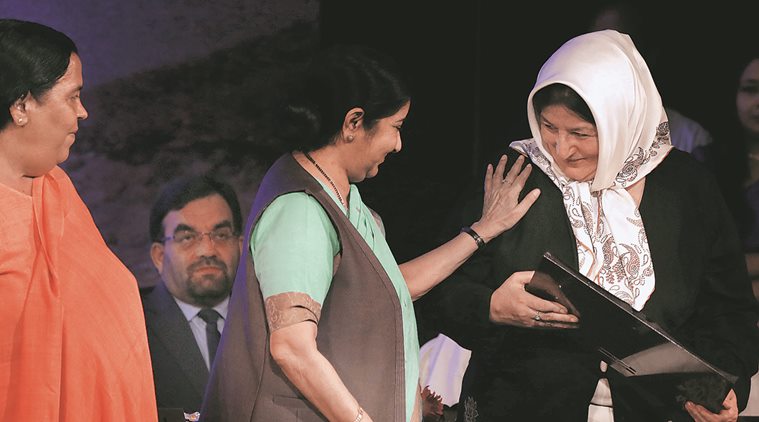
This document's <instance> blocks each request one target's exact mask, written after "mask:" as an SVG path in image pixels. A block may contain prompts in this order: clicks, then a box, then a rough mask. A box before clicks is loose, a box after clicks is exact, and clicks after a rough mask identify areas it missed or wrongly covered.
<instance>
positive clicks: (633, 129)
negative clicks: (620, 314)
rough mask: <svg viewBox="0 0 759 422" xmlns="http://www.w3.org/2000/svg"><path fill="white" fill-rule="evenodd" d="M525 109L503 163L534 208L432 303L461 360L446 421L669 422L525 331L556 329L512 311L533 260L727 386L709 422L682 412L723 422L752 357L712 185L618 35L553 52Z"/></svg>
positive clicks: (744, 389) (750, 326)
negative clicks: (454, 410)
mask: <svg viewBox="0 0 759 422" xmlns="http://www.w3.org/2000/svg"><path fill="white" fill-rule="evenodd" d="M527 112H528V118H529V122H530V128H531V130H532V134H533V138H531V139H526V140H522V141H518V142H513V143H512V144H511V145H510V147H511V149H512V150H511V151H510V154H511V155H512V156H517V154H519V153H521V154H522V155H526V156H527V157H529V159H530V160H531V161H532V163H533V164H534V165H535V166H536V167H537V168H539V169H540V170H541V171H540V172H537V171H536V172H533V174H532V175H531V177H530V178H529V179H528V181H527V186H526V188H525V191H529V190H530V189H532V188H536V187H537V188H540V189H541V191H542V192H543V194H542V195H541V198H540V200H539V201H537V203H536V204H535V205H533V207H532V208H531V209H530V211H529V212H528V213H527V215H526V216H525V217H524V218H523V220H522V221H521V222H520V223H518V224H517V225H516V226H514V228H512V230H511V231H509V232H507V233H504V234H503V235H501V236H499V237H498V238H496V239H494V240H493V241H491V243H489V244H488V246H487V248H485V249H484V250H483V251H482V253H480V254H479V255H478V256H476V257H474V258H472V259H470V261H469V262H468V263H467V264H466V265H465V266H463V267H462V268H460V269H459V271H457V272H456V273H455V274H454V275H453V276H451V277H450V278H449V279H448V280H446V282H444V284H442V285H440V286H439V287H437V288H436V289H435V290H433V293H432V294H433V295H434V297H433V298H432V300H433V301H434V302H435V303H437V304H439V305H441V306H440V307H439V309H436V310H437V312H438V315H439V316H440V319H441V327H442V331H443V332H444V333H445V334H447V335H449V336H450V337H452V338H453V339H454V340H456V341H457V342H459V344H461V345H462V346H464V347H466V348H468V349H470V350H472V356H471V359H470V365H469V368H468V369H467V373H466V375H465V376H464V381H463V386H462V393H461V398H460V401H459V406H460V410H459V420H461V421H480V422H481V421H500V420H530V421H535V420H546V421H589V420H592V421H611V420H615V421H617V422H619V421H656V420H667V419H668V418H665V419H661V418H660V417H659V416H658V415H656V414H655V413H654V412H653V411H652V409H648V408H646V405H644V404H643V402H642V401H639V398H637V397H634V396H633V395H632V393H629V392H622V390H621V388H618V389H616V390H615V382H614V379H613V378H614V377H613V374H612V372H613V371H609V373H608V377H609V378H611V381H608V380H607V378H606V377H607V373H606V372H604V370H603V369H601V365H600V358H599V355H598V354H597V353H593V352H590V351H587V350H585V349H583V348H582V347H580V346H578V344H577V343H576V339H575V338H574V337H573V336H574V333H573V330H536V329H534V327H535V326H543V327H558V326H564V325H565V324H559V323H556V322H554V320H555V319H556V318H555V316H554V315H553V313H551V312H546V311H547V310H546V309H540V307H539V306H536V307H534V309H532V313H530V314H524V313H523V312H522V313H519V312H517V311H515V310H516V309H524V308H519V307H517V306H516V305H517V304H524V303H535V304H537V303H538V302H534V297H533V296H531V295H529V294H528V293H526V292H525V290H524V284H525V283H526V282H528V281H529V279H530V277H531V275H532V272H531V271H529V270H534V269H535V268H537V266H538V263H539V262H540V259H541V257H542V255H543V253H544V252H546V251H550V252H552V254H553V255H555V256H557V257H558V258H559V259H561V260H563V261H564V262H567V263H569V264H570V265H572V266H574V267H575V268H577V269H578V270H579V271H580V272H581V273H582V274H584V275H586V276H587V277H588V278H590V279H592V280H593V281H595V282H596V283H597V284H599V285H600V286H602V287H603V288H604V289H606V290H607V291H609V292H611V293H613V294H614V295H615V296H617V297H618V298H620V299H622V300H624V301H625V302H627V303H628V304H630V305H631V306H632V307H633V308H634V309H636V310H642V311H643V312H644V313H645V314H646V316H647V317H649V318H650V319H652V320H654V321H656V322H657V323H658V324H660V325H661V326H663V327H664V328H665V329H666V330H667V331H668V332H670V333H673V334H674V335H676V337H677V338H678V339H680V340H681V341H682V342H684V343H686V345H688V346H690V347H692V348H693V349H694V350H695V351H696V352H697V353H699V354H700V355H701V356H702V357H704V358H705V359H707V360H708V361H709V362H711V363H712V364H714V365H716V366H717V367H719V368H721V369H723V370H725V371H727V372H730V373H732V374H735V375H737V376H738V377H739V378H738V381H737V383H736V384H735V386H734V391H730V393H729V394H728V396H727V398H726V399H725V402H724V404H723V406H724V407H725V410H723V411H722V412H721V413H720V414H719V415H715V414H712V413H710V412H708V411H707V410H706V409H704V408H702V407H701V406H697V405H695V406H694V405H692V404H690V403H689V404H687V405H686V406H685V410H687V411H688V413H690V415H691V416H692V417H693V418H695V419H696V420H720V421H722V420H736V419H737V415H738V409H739V408H741V407H743V406H745V403H746V399H747V396H748V380H749V378H750V377H751V375H752V374H753V373H755V372H756V370H757V364H756V356H757V354H758V353H759V350H757V347H759V335H758V333H757V328H756V322H757V309H756V307H755V305H754V303H753V302H752V301H753V297H752V296H751V292H750V287H749V284H748V280H747V276H746V269H745V265H744V263H743V261H742V256H741V252H740V246H739V243H738V239H737V236H736V231H735V228H734V227H733V225H732V222H731V220H730V216H729V213H728V211H727V208H726V206H725V204H724V201H723V199H722V198H721V196H720V195H719V193H718V190H717V187H716V184H715V182H714V180H713V179H712V177H711V175H710V174H709V173H707V172H706V171H705V170H704V169H703V168H702V167H701V165H700V164H699V163H697V162H696V161H695V160H693V159H692V158H691V157H690V156H689V155H687V154H686V153H682V152H680V151H678V150H675V149H673V148H672V146H671V143H670V141H669V128H668V124H667V116H666V113H665V112H664V108H663V107H662V102H661V98H660V96H659V93H658V91H657V89H656V86H655V84H654V81H653V79H652V77H651V74H650V72H649V70H648V67H647V65H646V63H645V62H644V60H643V58H642V57H641V56H640V54H639V53H638V51H637V50H636V49H635V46H634V45H633V43H632V41H631V40H630V38H629V37H628V36H627V35H624V34H620V33H619V32H616V31H611V30H607V31H599V32H593V33H589V34H585V35H581V36H578V37H576V38H573V39H572V40H570V41H568V42H567V43H565V44H564V45H563V46H562V47H561V48H559V50H557V51H556V52H555V53H554V54H553V55H552V56H551V57H550V58H549V59H548V61H547V62H546V63H545V64H544V65H543V67H542V69H541V71H540V73H539V75H538V78H537V82H536V84H535V87H534V89H533V90H532V92H531V93H530V96H529V98H528V107H527ZM465 214H467V212H465ZM507 279H508V280H507ZM504 280H507V281H506V282H504ZM610 384H611V385H610ZM682 416H685V417H687V415H685V414H683V415H682Z"/></svg>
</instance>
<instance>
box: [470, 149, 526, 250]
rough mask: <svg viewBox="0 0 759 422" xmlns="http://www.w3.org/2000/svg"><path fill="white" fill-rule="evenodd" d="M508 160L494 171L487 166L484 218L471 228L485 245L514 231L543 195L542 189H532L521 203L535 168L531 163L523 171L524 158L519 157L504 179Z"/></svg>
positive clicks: (502, 159) (490, 165)
mask: <svg viewBox="0 0 759 422" xmlns="http://www.w3.org/2000/svg"><path fill="white" fill-rule="evenodd" d="M507 161H508V159H507V157H506V155H503V156H501V159H500V160H499V161H498V165H496V167H495V168H493V165H492V164H488V168H487V170H486V171H485V183H484V188H485V196H484V199H483V203H482V217H480V220H479V221H478V222H476V223H474V224H472V229H473V230H474V231H475V232H477V234H479V235H480V237H482V238H483V240H485V242H487V241H489V240H490V239H492V238H494V237H496V236H498V235H499V234H501V233H503V232H504V231H506V230H508V229H510V228H512V227H513V226H514V225H515V224H516V223H517V222H519V220H521V219H522V217H524V215H525V214H526V213H527V210H529V209H530V207H531V206H532V204H534V203H535V201H536V200H537V199H538V196H540V190H539V189H533V190H532V191H531V192H530V193H529V194H527V195H526V196H525V197H524V198H523V199H522V201H521V202H520V201H519V194H520V193H521V192H522V189H523V188H524V184H525V181H526V180H527V177H528V176H529V175H530V172H531V171H532V166H531V165H529V164H528V165H527V166H525V167H524V169H522V165H523V164H524V157H523V156H521V155H520V156H519V158H518V159H517V161H516V162H515V163H514V165H512V166H511V169H509V171H508V173H506V176H505V177H504V175H503V174H504V171H505V170H506V162H507Z"/></svg>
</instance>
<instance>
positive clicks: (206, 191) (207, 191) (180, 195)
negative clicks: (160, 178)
mask: <svg viewBox="0 0 759 422" xmlns="http://www.w3.org/2000/svg"><path fill="white" fill-rule="evenodd" d="M214 194H219V195H221V197H222V198H224V200H225V201H226V202H227V205H229V209H231V210H232V220H233V221H232V224H233V225H234V227H232V229H233V230H234V231H235V233H240V230H242V215H241V212H240V202H239V201H238V200H237V194H235V191H234V189H233V188H232V186H230V185H229V184H227V183H224V182H221V181H219V180H216V179H214V178H212V177H211V176H208V175H201V176H197V175H193V176H187V177H181V178H177V179H174V180H172V181H171V182H169V183H168V184H166V185H165V186H164V188H163V189H162V190H161V193H160V195H159V196H158V199H157V200H156V201H155V203H154V204H153V208H152V209H151V210H150V239H151V240H152V241H153V242H159V243H160V242H162V241H163V230H164V227H163V219H164V218H165V217H166V214H168V213H169V212H171V211H176V210H180V209H182V208H184V206H185V205H187V204H188V203H190V202H192V201H194V200H196V199H201V198H205V197H207V196H211V195H214Z"/></svg>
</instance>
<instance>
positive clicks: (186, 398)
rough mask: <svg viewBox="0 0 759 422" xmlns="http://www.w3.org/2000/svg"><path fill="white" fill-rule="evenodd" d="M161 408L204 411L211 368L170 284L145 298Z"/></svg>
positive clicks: (149, 338) (157, 392) (156, 385)
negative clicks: (204, 396)
mask: <svg viewBox="0 0 759 422" xmlns="http://www.w3.org/2000/svg"><path fill="white" fill-rule="evenodd" d="M143 307H144V309H145V323H146V324H147V329H148V344H149V346H150V356H151V358H152V360H153V376H154V378H155V389H156V400H157V403H158V407H159V408H161V407H166V408H173V407H177V408H183V409H184V411H185V412H187V413H192V412H197V411H199V410H200V406H201V404H202V402H203V392H204V390H205V387H206V383H207V382H208V368H207V367H206V363H205V361H204V360H203V356H202V355H201V354H200V349H199V348H198V343H197V342H196V341H195V337H194V336H193V335H192V331H191V330H190V326H189V323H188V322H187V319H185V316H184V314H182V311H181V310H180V309H179V306H177V303H176V302H175V301H174V298H173V296H171V293H169V291H168V290H167V289H166V285H164V284H163V282H160V283H158V284H157V285H156V287H155V288H154V289H153V290H152V291H151V292H150V293H149V294H147V295H146V296H145V297H144V298H143Z"/></svg>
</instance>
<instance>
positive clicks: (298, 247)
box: [250, 181, 419, 420]
mask: <svg viewBox="0 0 759 422" xmlns="http://www.w3.org/2000/svg"><path fill="white" fill-rule="evenodd" d="M320 183H321V181H320ZM322 187H324V190H325V191H326V192H328V193H329V194H330V197H331V198H332V200H334V201H335V203H336V204H338V206H340V208H341V209H342V210H343V211H344V212H345V208H344V207H343V206H342V204H340V202H339V201H338V199H337V197H336V196H335V194H334V192H332V190H331V189H330V188H329V187H328V186H326V185H324V184H323V183H322ZM348 197H349V198H350V202H349V206H350V208H351V209H350V213H349V214H348V216H349V220H350V222H351V223H352V224H353V226H354V227H355V228H356V230H358V232H359V233H360V234H361V237H363V238H364V240H365V241H366V243H367V244H368V245H369V248H370V249H371V250H372V251H373V252H374V254H375V255H376V256H377V259H378V260H379V262H380V264H382V267H383V268H384V269H385V271H386V272H387V275H388V276H389V277H390V280H391V281H392V282H393V286H394V287H395V291H396V292H397V294H398V298H399V300H400V304H401V314H402V318H403V334H404V336H403V349H404V356H405V368H406V415H407V419H408V420H410V419H411V415H412V413H413V408H414V402H415V400H416V396H417V391H418V383H419V339H418V334H417V328H416V317H415V315H414V306H413V303H412V301H411V295H410V293H409V291H408V287H407V286H406V281H405V280H404V278H403V275H402V274H401V270H400V268H399V267H398V263H397V262H396V261H395V257H394V256H393V253H392V252H391V251H390V247H389V246H388V244H387V241H386V240H385V237H384V235H383V234H382V231H381V230H380V228H379V226H378V225H377V222H376V221H375V219H374V217H373V216H372V213H371V211H370V210H369V208H368V207H367V206H366V205H365V204H364V203H363V202H362V201H361V195H360V194H359V193H358V188H357V187H356V186H355V185H351V186H350V195H349V196H348ZM250 250H251V252H252V256H253V262H254V263H255V269H256V276H257V277H258V280H259V283H260V285H261V292H262V294H263V297H264V299H266V298H268V297H270V296H273V295H277V294H280V293H286V292H298V293H305V294H307V295H308V296H310V297H311V299H313V300H314V301H316V302H318V303H319V304H320V305H321V304H323V303H324V299H325V298H326V296H327V292H328V291H329V287H330V283H331V282H332V265H333V259H334V257H335V255H337V254H338V252H339V251H340V243H339V240H338V236H337V231H336V230H335V228H334V226H333V225H332V222H331V221H330V219H329V216H328V215H327V212H326V211H324V209H323V208H322V206H321V205H320V204H319V202H318V201H317V200H316V199H314V198H313V197H311V196H310V195H308V194H307V193H305V192H294V193H289V194H285V195H282V196H280V197H278V198H277V199H275V200H274V201H273V202H272V203H271V204H270V205H269V206H268V207H267V208H266V210H265V211H264V212H263V214H262V215H261V217H260V218H259V220H258V222H257V223H256V226H255V227H254V229H253V235H252V236H251V240H250Z"/></svg>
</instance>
